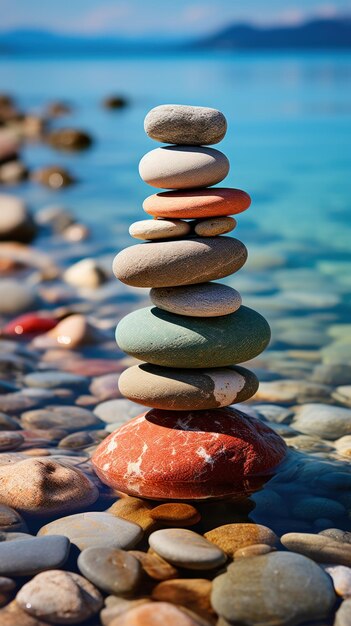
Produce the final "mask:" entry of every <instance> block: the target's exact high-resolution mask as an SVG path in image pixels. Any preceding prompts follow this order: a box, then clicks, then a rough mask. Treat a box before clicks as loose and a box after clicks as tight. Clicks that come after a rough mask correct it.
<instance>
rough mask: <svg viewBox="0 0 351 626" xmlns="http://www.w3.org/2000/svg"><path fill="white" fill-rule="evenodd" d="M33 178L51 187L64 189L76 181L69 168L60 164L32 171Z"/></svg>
mask: <svg viewBox="0 0 351 626" xmlns="http://www.w3.org/2000/svg"><path fill="white" fill-rule="evenodd" d="M31 179H32V180H33V181H35V182H37V183H40V184H41V185H44V186H45V187H49V188H50V189H64V188H65V187H69V186H70V185H72V184H73V183H74V182H75V178H74V177H73V175H72V174H71V173H70V172H69V170H67V169H66V168H65V167H60V166H59V165H49V166H46V167H41V168H39V169H37V170H35V171H34V172H33V173H32V175H31Z"/></svg>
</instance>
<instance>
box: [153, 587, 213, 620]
mask: <svg viewBox="0 0 351 626" xmlns="http://www.w3.org/2000/svg"><path fill="white" fill-rule="evenodd" d="M211 589H212V583H211V581H210V580H206V579H205V578H192V579H190V580H189V579H178V580H167V581H164V582H161V583H159V584H158V585H156V587H154V589H153V590H152V595H151V597H152V599H153V600H156V601H158V602H159V601H161V602H162V601H163V602H171V603H172V604H177V605H178V606H184V607H186V608H187V609H189V610H190V611H194V612H195V613H196V614H197V615H202V616H203V617H204V618H205V619H206V618H207V619H208V618H209V617H211V618H214V617H215V615H214V611H213V609H212V606H211V602H210V597H211ZM211 623H212V622H211Z"/></svg>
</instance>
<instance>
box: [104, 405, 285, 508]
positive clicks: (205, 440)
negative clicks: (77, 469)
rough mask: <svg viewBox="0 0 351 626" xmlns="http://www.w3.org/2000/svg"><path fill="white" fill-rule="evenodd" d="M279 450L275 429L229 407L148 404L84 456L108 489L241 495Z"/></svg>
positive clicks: (177, 495)
mask: <svg viewBox="0 0 351 626" xmlns="http://www.w3.org/2000/svg"><path fill="white" fill-rule="evenodd" d="M285 453H286V445H285V443H284V441H283V440H282V439H281V438H280V436H279V435H277V434H276V433H275V432H274V431H273V430H271V429H270V428H268V426H266V425H265V424H263V423H262V422H260V421H259V420H256V419H254V418H251V417H249V416H247V415H244V414H243V413H241V412H240V411H237V410H235V409H233V408H230V407H227V408H223V409H214V410H207V411H193V412H189V411H161V410H158V409H152V410H151V411H148V412H147V413H143V414H142V415H140V416H138V417H136V418H134V419H133V420H131V421H130V422H128V423H127V424H125V425H124V426H122V427H121V428H119V429H118V430H116V431H115V432H114V433H112V434H111V435H110V436H109V437H107V439H105V440H104V441H103V442H102V443H101V444H100V445H99V447H98V449H97V450H96V452H95V455H94V456H93V459H92V460H93V464H94V467H95V471H96V473H97V474H98V476H99V477H100V479H101V480H102V481H103V482H104V483H106V484H107V485H110V486H111V487H113V488H114V489H117V490H119V491H123V492H125V493H128V494H130V495H136V496H141V497H144V498H154V499H166V500H170V499H183V500H187V499H192V498H214V497H223V496H227V495H236V494H238V495H239V494H240V495H243V494H248V493H250V492H252V491H253V490H255V488H257V487H258V486H259V484H262V480H263V479H262V476H265V475H267V474H269V473H270V471H271V470H272V469H273V468H274V467H275V466H276V465H277V464H278V463H279V462H280V461H282V459H283V458H284V456H285Z"/></svg>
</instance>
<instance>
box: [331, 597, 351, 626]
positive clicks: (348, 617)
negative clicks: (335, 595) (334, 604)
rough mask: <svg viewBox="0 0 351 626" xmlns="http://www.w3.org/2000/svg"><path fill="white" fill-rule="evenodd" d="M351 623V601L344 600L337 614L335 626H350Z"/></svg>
mask: <svg viewBox="0 0 351 626" xmlns="http://www.w3.org/2000/svg"><path fill="white" fill-rule="evenodd" d="M350 622H351V599H347V600H344V602H342V604H341V606H340V607H339V608H338V610H337V612H336V614H335V621H334V626H348V625H349V624H350Z"/></svg>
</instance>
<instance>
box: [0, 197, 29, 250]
mask: <svg viewBox="0 0 351 626" xmlns="http://www.w3.org/2000/svg"><path fill="white" fill-rule="evenodd" d="M36 232H37V228H36V226H35V224H34V222H33V220H32V218H31V216H30V215H29V213H28V212H27V209H26V207H25V205H24V203H23V202H22V200H21V199H20V198H16V197H15V196H10V195H7V194H0V241H19V242H21V243H29V242H30V241H31V240H32V239H33V237H34V236H35V234H36Z"/></svg>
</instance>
